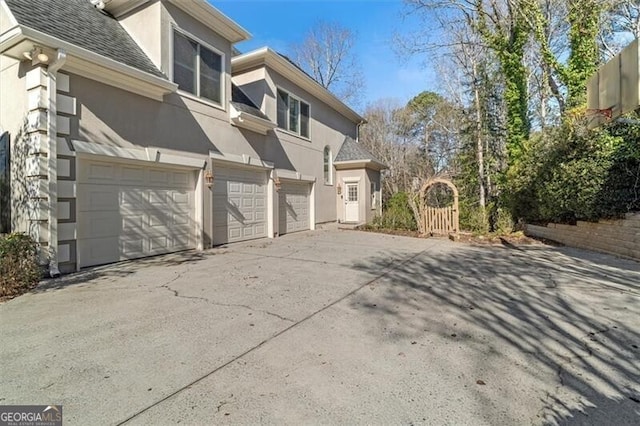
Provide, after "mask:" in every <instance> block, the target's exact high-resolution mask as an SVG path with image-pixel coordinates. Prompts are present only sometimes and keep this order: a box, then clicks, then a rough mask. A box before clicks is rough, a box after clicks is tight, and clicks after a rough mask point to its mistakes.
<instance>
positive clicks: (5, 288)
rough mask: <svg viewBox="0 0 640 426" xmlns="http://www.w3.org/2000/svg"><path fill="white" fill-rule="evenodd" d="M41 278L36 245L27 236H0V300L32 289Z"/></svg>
mask: <svg viewBox="0 0 640 426" xmlns="http://www.w3.org/2000/svg"><path fill="white" fill-rule="evenodd" d="M41 277H42V270H41V268H40V266H39V265H38V257H37V250H36V243H35V242H34V241H33V239H32V238H31V237H29V236H27V235H24V234H20V233H13V234H7V235H0V298H5V297H13V296H18V295H20V294H22V293H25V292H26V291H28V290H30V289H32V288H33V287H35V286H36V284H38V281H39V280H40V278H41Z"/></svg>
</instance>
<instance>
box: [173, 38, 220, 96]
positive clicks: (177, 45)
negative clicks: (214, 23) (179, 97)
mask: <svg viewBox="0 0 640 426" xmlns="http://www.w3.org/2000/svg"><path fill="white" fill-rule="evenodd" d="M222 64H223V56H222V55H221V54H219V53H217V52H214V51H213V50H211V49H209V48H207V47H205V46H203V45H202V44H200V43H198V42H197V41H194V40H192V39H191V38H189V37H187V36H186V35H184V34H182V33H180V32H178V31H175V30H174V32H173V82H174V83H177V84H178V88H179V89H180V90H183V91H185V92H188V93H191V94H192V95H195V96H198V97H200V98H203V99H207V100H210V101H213V102H215V103H217V104H219V105H222V93H223V80H224V78H223V72H222Z"/></svg>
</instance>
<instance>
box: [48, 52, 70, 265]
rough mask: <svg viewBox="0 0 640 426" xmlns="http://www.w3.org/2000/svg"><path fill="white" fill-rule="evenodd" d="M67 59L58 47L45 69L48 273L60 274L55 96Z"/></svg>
mask: <svg viewBox="0 0 640 426" xmlns="http://www.w3.org/2000/svg"><path fill="white" fill-rule="evenodd" d="M66 60H67V53H66V52H65V51H64V49H58V51H57V53H56V59H55V60H54V61H53V62H52V63H50V64H49V67H48V69H47V97H48V108H47V142H48V148H49V149H48V154H47V178H48V180H49V215H48V220H49V224H48V225H49V226H48V228H49V229H48V230H49V275H51V277H57V276H59V275H60V270H59V269H58V168H57V167H58V165H57V159H58V122H57V121H58V120H57V118H58V107H57V104H56V97H57V93H58V85H57V77H58V70H59V69H60V68H62V66H63V65H64V63H65V62H66Z"/></svg>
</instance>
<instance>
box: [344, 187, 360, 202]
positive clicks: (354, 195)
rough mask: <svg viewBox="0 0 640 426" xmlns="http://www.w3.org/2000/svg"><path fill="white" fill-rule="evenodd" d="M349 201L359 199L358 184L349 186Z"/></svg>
mask: <svg viewBox="0 0 640 426" xmlns="http://www.w3.org/2000/svg"><path fill="white" fill-rule="evenodd" d="M347 201H358V185H348V186H347Z"/></svg>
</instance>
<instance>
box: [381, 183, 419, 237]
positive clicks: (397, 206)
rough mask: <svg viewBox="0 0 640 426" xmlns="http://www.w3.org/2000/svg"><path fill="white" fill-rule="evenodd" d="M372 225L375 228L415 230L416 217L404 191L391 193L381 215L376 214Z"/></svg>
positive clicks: (416, 227)
mask: <svg viewBox="0 0 640 426" xmlns="http://www.w3.org/2000/svg"><path fill="white" fill-rule="evenodd" d="M372 226H373V227H374V228H377V229H402V230H407V231H415V230H417V229H418V226H417V225H416V219H415V217H414V216H413V211H412V210H411V207H410V206H409V195H408V194H407V193H406V192H398V193H396V194H393V195H392V196H391V198H389V199H388V200H387V201H386V202H385V204H384V206H383V208H382V216H377V217H376V218H375V219H374V220H373V224H372Z"/></svg>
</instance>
